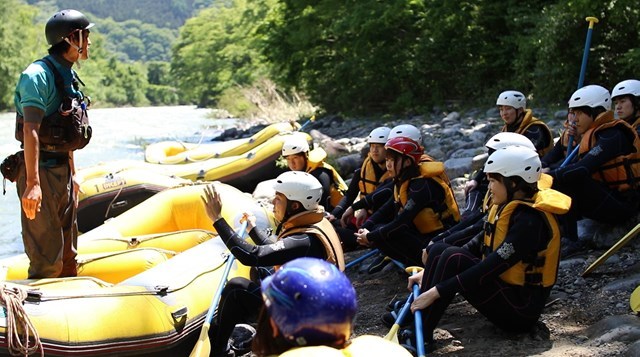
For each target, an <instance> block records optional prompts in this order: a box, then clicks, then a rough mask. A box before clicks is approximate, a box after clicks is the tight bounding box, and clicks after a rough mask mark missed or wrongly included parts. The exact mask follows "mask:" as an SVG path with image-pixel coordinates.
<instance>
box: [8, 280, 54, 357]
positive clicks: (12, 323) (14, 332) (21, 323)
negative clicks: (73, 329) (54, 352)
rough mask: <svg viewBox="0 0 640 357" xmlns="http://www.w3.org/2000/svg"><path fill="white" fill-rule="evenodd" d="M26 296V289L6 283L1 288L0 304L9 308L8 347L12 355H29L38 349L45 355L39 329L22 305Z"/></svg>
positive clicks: (41, 354)
mask: <svg viewBox="0 0 640 357" xmlns="http://www.w3.org/2000/svg"><path fill="white" fill-rule="evenodd" d="M26 298H27V291H26V290H24V289H19V288H17V287H13V288H9V287H7V286H5V285H3V286H2V287H1V288H0V304H2V306H4V307H5V308H6V310H7V317H6V321H7V337H6V339H7V349H8V350H9V353H10V354H11V355H12V356H28V355H30V354H33V353H36V352H38V351H40V356H44V349H43V347H42V341H40V336H38V331H37V330H36V328H35V327H34V326H33V324H32V323H31V320H30V319H29V315H27V313H26V312H25V311H24V307H23V306H22V305H23V303H24V301H25V299H26ZM21 333H24V337H22V336H20V334H21ZM29 336H32V338H29Z"/></svg>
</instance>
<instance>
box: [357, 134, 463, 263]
mask: <svg viewBox="0 0 640 357" xmlns="http://www.w3.org/2000/svg"><path fill="white" fill-rule="evenodd" d="M385 148H386V149H387V153H386V165H387V171H388V172H389V173H390V175H391V176H392V177H393V182H394V197H393V200H389V201H388V202H387V203H385V204H384V205H383V206H382V207H381V208H380V209H379V210H377V211H376V212H374V214H373V215H372V216H371V217H370V218H369V219H368V220H367V221H366V222H365V223H364V224H363V225H362V228H361V229H359V230H358V232H357V233H356V236H357V241H358V243H359V244H360V245H364V246H373V247H376V248H378V249H379V250H380V251H381V252H382V253H383V254H384V255H386V256H388V257H390V258H392V259H395V260H397V261H399V262H401V263H404V264H411V265H416V264H420V262H421V256H422V249H423V248H425V247H426V246H427V244H428V243H429V241H430V240H431V238H433V237H434V236H436V235H437V234H438V233H440V232H441V231H443V230H445V229H447V228H449V227H451V226H452V225H454V224H455V223H457V222H458V221H459V220H460V213H459V211H458V206H457V204H456V201H455V197H454V195H453V191H452V189H451V186H450V183H449V179H448V178H447V176H446V174H445V172H444V164H443V163H442V162H436V161H434V160H433V159H431V158H430V157H428V156H427V155H425V154H424V149H423V147H422V146H421V145H420V144H419V143H418V142H416V141H415V140H413V139H411V138H408V137H403V136H398V137H394V138H392V139H389V140H388V141H387V143H386V145H385Z"/></svg>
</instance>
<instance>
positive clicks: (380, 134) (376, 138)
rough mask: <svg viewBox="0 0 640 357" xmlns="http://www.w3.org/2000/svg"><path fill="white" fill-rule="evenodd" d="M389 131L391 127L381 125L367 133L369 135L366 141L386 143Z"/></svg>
mask: <svg viewBox="0 0 640 357" xmlns="http://www.w3.org/2000/svg"><path fill="white" fill-rule="evenodd" d="M390 131H391V129H389V128H387V127H386V126H381V127H378V128H375V129H373V130H371V133H369V137H368V138H367V143H369V144H382V145H384V144H386V143H387V137H388V136H389V132H390Z"/></svg>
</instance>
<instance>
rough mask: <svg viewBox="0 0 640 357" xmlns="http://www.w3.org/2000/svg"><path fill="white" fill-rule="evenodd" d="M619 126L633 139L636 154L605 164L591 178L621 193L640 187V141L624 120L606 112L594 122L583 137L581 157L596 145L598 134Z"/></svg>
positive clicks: (621, 156)
mask: <svg viewBox="0 0 640 357" xmlns="http://www.w3.org/2000/svg"><path fill="white" fill-rule="evenodd" d="M614 126H618V127H619V128H621V129H622V130H623V131H624V133H625V134H626V135H627V136H628V137H629V138H631V139H632V141H633V146H634V148H635V152H633V153H630V154H627V155H620V156H617V157H615V158H614V159H612V160H609V161H607V162H605V163H604V164H603V165H602V166H600V167H599V168H598V170H597V171H596V172H594V173H593V174H592V175H591V177H592V178H593V179H594V180H597V181H602V182H604V183H606V184H607V186H609V187H610V188H612V189H614V190H618V191H620V192H624V191H627V190H629V189H635V188H637V187H639V186H640V139H639V138H638V133H637V132H636V131H635V130H634V129H633V128H632V127H631V125H629V124H628V123H627V122H625V121H624V120H616V119H614V118H613V112H612V111H607V112H604V113H602V114H600V115H598V117H597V118H596V120H594V122H593V124H592V125H591V128H589V130H587V131H586V132H585V133H584V135H582V140H580V150H579V151H578V153H579V155H580V156H581V157H582V156H583V155H585V154H586V153H588V152H589V150H591V149H592V148H593V147H594V146H595V145H596V133H597V132H598V131H600V130H602V129H606V128H611V127H614Z"/></svg>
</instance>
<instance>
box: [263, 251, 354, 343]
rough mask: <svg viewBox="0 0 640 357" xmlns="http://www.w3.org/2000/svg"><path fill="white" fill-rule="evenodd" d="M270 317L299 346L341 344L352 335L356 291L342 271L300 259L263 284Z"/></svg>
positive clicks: (328, 265)
mask: <svg viewBox="0 0 640 357" xmlns="http://www.w3.org/2000/svg"><path fill="white" fill-rule="evenodd" d="M262 296H263V298H264V302H265V305H266V307H267V311H268V312H269V316H270V317H271V319H273V321H274V322H275V324H276V326H277V327H278V330H279V331H280V333H281V334H282V336H283V337H284V338H285V339H286V340H287V341H288V342H289V343H291V344H292V345H295V346H317V345H325V344H326V345H339V344H341V343H344V342H346V341H347V340H348V339H349V336H350V335H351V327H352V324H353V318H354V317H355V315H356V310H357V302H356V292H355V289H354V288H353V286H352V285H351V282H350V281H349V279H348V278H347V277H346V275H344V274H343V273H342V272H341V271H340V270H338V268H337V267H336V266H335V265H333V264H330V263H328V262H326V261H324V260H321V259H317V258H298V259H295V260H292V261H290V262H288V263H286V264H284V265H283V266H282V267H281V268H280V269H279V270H278V271H277V272H276V273H275V274H273V275H272V276H270V277H267V278H266V279H265V280H263V281H262Z"/></svg>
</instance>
